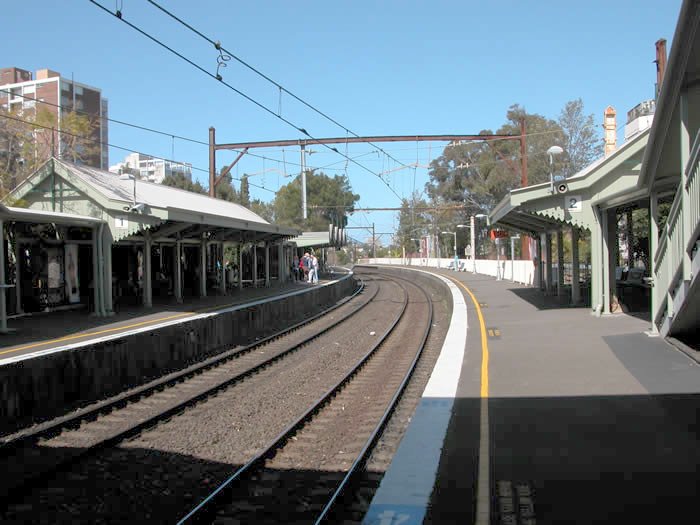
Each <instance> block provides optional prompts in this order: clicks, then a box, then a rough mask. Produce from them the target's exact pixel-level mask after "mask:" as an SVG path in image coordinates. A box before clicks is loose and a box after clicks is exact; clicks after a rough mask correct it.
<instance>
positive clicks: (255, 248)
mask: <svg viewBox="0 0 700 525" xmlns="http://www.w3.org/2000/svg"><path fill="white" fill-rule="evenodd" d="M257 287H258V245H257V243H256V244H253V288H257Z"/></svg>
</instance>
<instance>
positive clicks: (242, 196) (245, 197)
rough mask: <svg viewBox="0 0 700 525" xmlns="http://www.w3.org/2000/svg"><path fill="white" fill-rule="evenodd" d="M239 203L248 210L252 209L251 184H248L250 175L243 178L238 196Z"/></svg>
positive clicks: (244, 175)
mask: <svg viewBox="0 0 700 525" xmlns="http://www.w3.org/2000/svg"><path fill="white" fill-rule="evenodd" d="M238 203H239V204H241V205H242V206H245V207H246V208H250V184H249V183H248V175H246V174H243V177H241V190H240V192H239V195H238Z"/></svg>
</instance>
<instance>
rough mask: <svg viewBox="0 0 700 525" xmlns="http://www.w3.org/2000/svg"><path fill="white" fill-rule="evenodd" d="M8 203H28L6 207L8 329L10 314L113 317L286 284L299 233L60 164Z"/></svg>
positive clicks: (234, 207)
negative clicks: (84, 310) (126, 308)
mask: <svg viewBox="0 0 700 525" xmlns="http://www.w3.org/2000/svg"><path fill="white" fill-rule="evenodd" d="M7 200H8V201H10V202H18V203H21V204H22V206H23V207H22V208H13V207H8V206H2V208H0V222H2V224H0V226H2V227H0V231H2V232H3V233H2V238H1V239H0V241H2V247H3V248H4V249H3V250H0V251H1V252H2V258H3V260H2V261H0V263H1V264H0V267H2V270H3V273H5V275H0V283H3V284H4V286H5V293H2V294H0V296H1V297H2V299H3V304H1V305H0V306H1V307H2V311H0V317H3V323H6V319H5V314H6V313H8V312H9V313H10V314H13V313H15V314H18V313H22V312H31V311H50V310H55V309H61V308H71V307H77V306H80V307H84V306H86V305H87V306H89V307H90V310H91V311H93V312H94V313H96V314H97V315H110V314H111V313H112V312H113V311H114V309H115V308H119V307H120V306H121V305H124V304H140V305H143V306H146V307H150V306H152V305H153V303H154V301H156V302H167V301H176V302H183V301H185V300H186V299H187V298H188V297H203V296H206V295H207V294H225V293H230V292H231V291H233V289H235V288H242V287H244V286H270V285H271V284H273V283H274V282H284V281H287V280H289V279H290V275H291V261H292V255H293V250H294V245H293V244H291V243H290V239H291V238H293V237H296V236H298V235H299V234H300V233H301V232H300V231H299V230H297V229H294V228H287V227H282V226H277V225H274V224H270V223H268V222H267V221H266V220H264V219H263V218H262V217H260V216H259V215H257V214H255V213H253V212H252V211H250V210H249V209H247V208H245V207H243V206H241V205H239V204H235V203H231V202H228V201H223V200H219V199H214V198H211V197H208V196H205V195H200V194H196V193H192V192H187V191H184V190H180V189H176V188H172V187H168V186H162V185H159V184H154V183H150V182H145V181H140V180H136V179H134V178H133V177H131V178H129V177H128V176H118V175H116V174H113V173H110V172H107V171H104V170H100V169H97V168H92V167H88V166H84V165H77V164H73V163H70V162H67V161H64V160H58V159H55V158H51V159H49V160H48V161H47V162H46V163H45V164H44V165H43V166H42V167H41V168H40V169H38V170H37V171H36V172H35V173H34V174H32V175H31V176H30V177H29V178H28V179H26V180H25V181H24V182H23V183H21V184H20V185H19V186H18V187H17V188H16V189H15V190H14V191H13V192H12V193H11V194H10V195H9V197H8V199H7ZM5 296H7V297H5ZM5 299H6V302H7V304H6V305H5ZM5 306H7V309H6V308H5ZM5 327H6V325H5Z"/></svg>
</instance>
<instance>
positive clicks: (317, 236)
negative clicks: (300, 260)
mask: <svg viewBox="0 0 700 525" xmlns="http://www.w3.org/2000/svg"><path fill="white" fill-rule="evenodd" d="M290 242H293V243H294V244H296V245H297V247H298V248H312V247H313V248H328V247H333V248H340V247H341V246H344V245H345V244H346V243H347V239H346V237H345V230H344V229H343V228H338V227H337V226H333V225H332V224H331V225H329V227H328V231H318V232H303V233H302V234H301V235H299V236H298V237H294V238H293V239H290Z"/></svg>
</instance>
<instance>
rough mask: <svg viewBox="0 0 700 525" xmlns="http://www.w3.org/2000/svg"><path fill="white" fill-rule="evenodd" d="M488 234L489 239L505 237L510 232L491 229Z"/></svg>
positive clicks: (508, 235)
mask: <svg viewBox="0 0 700 525" xmlns="http://www.w3.org/2000/svg"><path fill="white" fill-rule="evenodd" d="M489 235H490V237H491V240H496V239H505V238H507V237H510V234H509V233H508V232H507V231H505V230H491V233H490V234H489Z"/></svg>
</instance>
